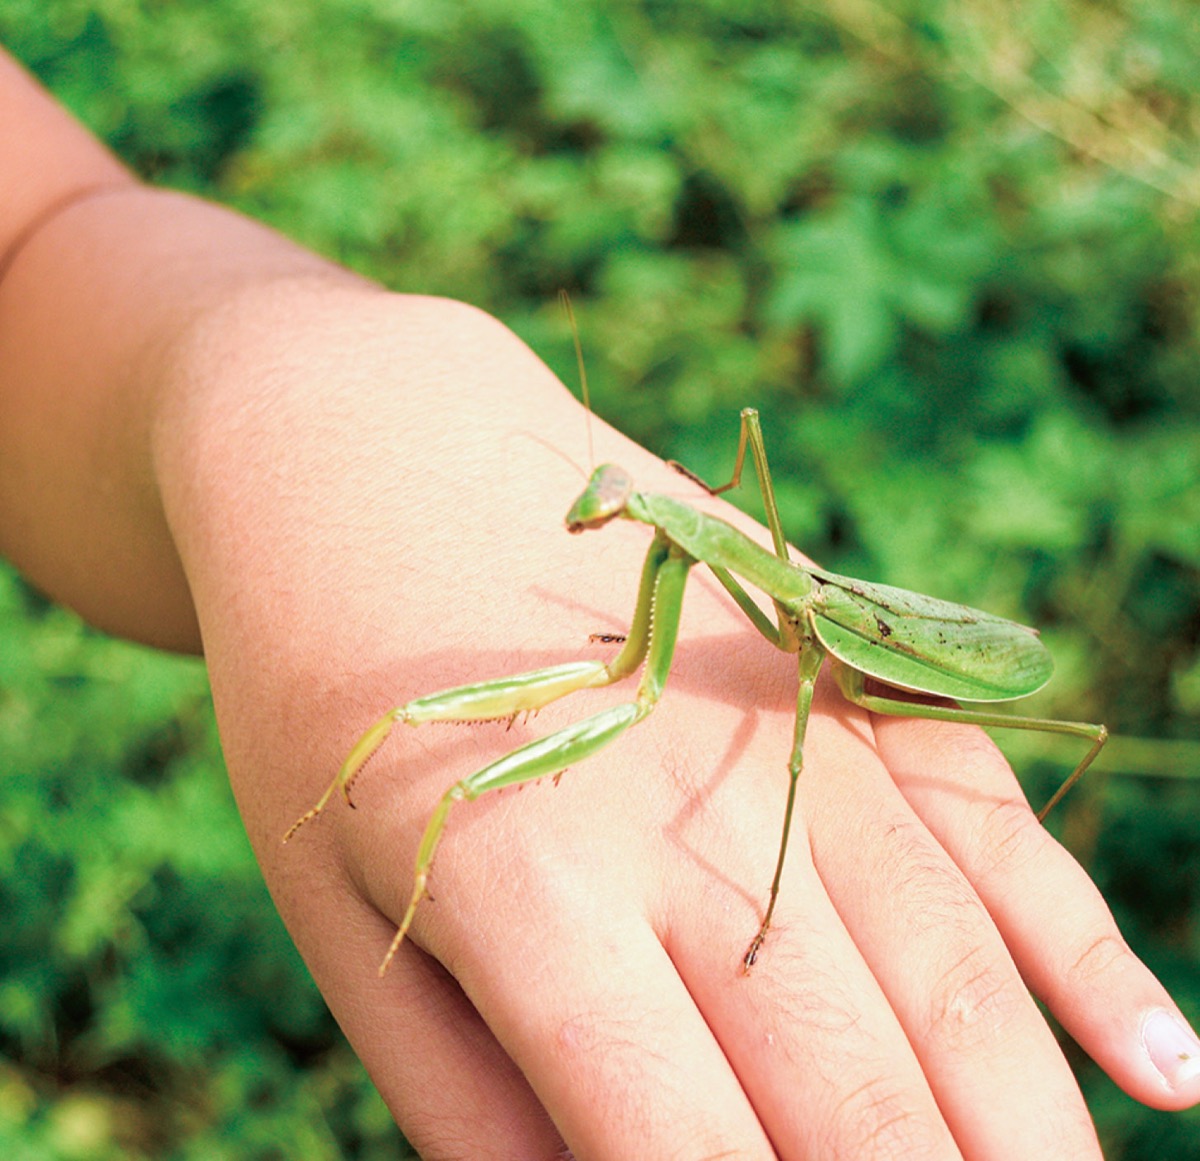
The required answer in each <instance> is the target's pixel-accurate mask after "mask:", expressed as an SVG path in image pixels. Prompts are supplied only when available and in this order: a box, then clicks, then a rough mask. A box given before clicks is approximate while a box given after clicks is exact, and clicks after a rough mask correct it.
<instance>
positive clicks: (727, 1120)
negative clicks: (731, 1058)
mask: <svg viewBox="0 0 1200 1161" xmlns="http://www.w3.org/2000/svg"><path fill="white" fill-rule="evenodd" d="M523 881H525V882H526V883H527V887H526V890H527V891H528V894H529V896H530V898H531V899H533V900H534V901H535V906H534V908H533V910H532V911H531V912H530V913H529V914H528V915H527V916H522V915H521V914H520V911H519V909H516V908H510V909H509V910H508V911H507V919H506V922H505V925H504V927H503V928H502V929H495V928H494V929H491V930H489V931H488V934H487V937H486V938H479V930H480V929H479V927H478V926H475V929H474V930H475V934H474V937H472V936H471V935H470V932H469V931H467V932H465V933H464V934H463V935H462V936H459V935H458V934H457V932H451V931H449V928H450V926H451V925H450V924H447V925H446V927H445V928H442V929H441V930H438V925H436V924H434V925H431V924H430V923H429V920H428V918H427V919H426V932H425V937H426V938H429V939H430V941H431V943H432V944H434V945H435V946H438V947H439V953H440V954H441V955H443V956H444V957H445V959H446V962H447V964H448V965H449V966H450V967H451V968H452V970H453V972H454V974H455V976H456V977H457V978H458V979H459V980H460V982H461V983H462V985H463V988H464V991H465V992H466V993H467V995H469V997H470V999H471V1001H472V1003H473V1004H474V1005H475V1007H476V1008H477V1009H478V1010H479V1011H480V1012H481V1013H482V1015H483V1017H484V1018H485V1019H486V1021H487V1023H488V1025H489V1026H490V1027H491V1028H492V1029H493V1031H494V1032H495V1034H496V1036H497V1038H498V1040H499V1041H500V1043H501V1044H503V1045H504V1047H505V1049H506V1051H508V1052H509V1053H510V1054H511V1056H512V1058H513V1059H514V1060H515V1061H516V1062H517V1064H518V1066H519V1067H520V1068H521V1070H522V1071H523V1072H524V1074H525V1076H526V1077H527V1078H528V1080H529V1083H530V1084H531V1085H532V1087H533V1089H534V1091H535V1092H536V1093H537V1095H538V1098H539V1099H540V1101H541V1102H542V1104H543V1106H544V1107H545V1108H546V1109H547V1110H548V1111H549V1113H550V1115H551V1116H552V1118H553V1119H554V1121H555V1123H556V1124H557V1126H558V1128H559V1130H560V1131H561V1133H562V1135H563V1137H564V1139H565V1140H566V1141H567V1143H568V1144H569V1145H570V1147H571V1149H572V1150H573V1152H574V1155H575V1156H576V1157H579V1158H581V1159H582V1158H587V1159H588V1161H606V1159H612V1161H627V1159H628V1158H630V1157H655V1156H695V1157H710V1156H712V1157H716V1156H721V1157H724V1156H729V1157H734V1156H736V1157H739V1158H747V1159H753V1158H762V1159H764V1161H766V1159H767V1158H771V1157H773V1156H774V1154H773V1153H772V1150H771V1147H770V1144H769V1143H768V1141H767V1139H766V1136H765V1134H764V1132H763V1129H762V1127H761V1126H760V1124H759V1121H758V1118H757V1116H756V1115H755V1112H754V1109H753V1108H752V1107H751V1105H750V1102H749V1101H748V1100H747V1098H746V1095H745V1093H744V1092H743V1090H742V1087H741V1085H740V1083H739V1081H738V1078H737V1076H736V1075H735V1073H734V1071H733V1069H732V1068H731V1067H730V1064H729V1062H728V1060H726V1058H725V1055H724V1053H723V1052H722V1051H721V1048H720V1046H719V1045H718V1044H717V1042H716V1040H715V1039H714V1037H713V1035H712V1032H711V1030H710V1029H709V1027H708V1025H707V1023H706V1022H705V1019H704V1017H703V1016H702V1015H701V1013H700V1011H698V1009H697V1007H696V1004H695V1002H694V1001H693V999H692V997H691V996H690V995H689V994H688V992H687V990H686V988H685V987H684V986H683V983H682V981H681V980H680V978H679V974H678V972H677V971H676V969H675V967H674V965H673V964H672V963H671V961H670V959H669V958H668V957H667V955H666V954H665V952H664V951H663V948H662V945H661V943H660V942H659V940H658V938H657V937H656V936H655V934H654V932H653V931H652V930H651V928H650V926H649V924H648V922H647V921H646V918H645V915H644V913H641V912H639V911H637V910H636V909H635V908H634V907H632V906H629V905H628V902H627V905H626V906H624V907H623V906H622V905H621V904H620V902H619V901H613V903H612V905H611V906H608V905H607V901H606V900H604V899H603V898H602V893H598V892H597V891H596V890H595V889H594V880H592V879H591V878H590V877H588V878H587V879H586V881H584V880H583V879H581V880H580V882H579V884H578V891H576V892H572V891H571V889H570V888H569V887H568V886H567V885H566V877H564V876H563V875H562V874H561V873H560V874H558V875H556V876H555V882H554V884H553V885H551V884H550V883H549V882H546V883H544V884H543V883H537V882H536V879H535V878H534V877H532V876H531V877H530V878H529V879H527V880H523ZM523 893H524V892H523ZM547 893H550V894H552V895H553V899H552V901H548V900H547ZM534 912H536V914H534ZM455 926H457V924H455ZM470 926H471V924H468V927H470Z"/></svg>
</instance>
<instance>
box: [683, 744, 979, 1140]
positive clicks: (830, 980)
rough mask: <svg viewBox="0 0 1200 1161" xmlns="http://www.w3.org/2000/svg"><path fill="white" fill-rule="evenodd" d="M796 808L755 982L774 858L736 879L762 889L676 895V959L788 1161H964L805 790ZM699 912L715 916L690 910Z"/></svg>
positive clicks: (765, 856)
mask: <svg viewBox="0 0 1200 1161" xmlns="http://www.w3.org/2000/svg"><path fill="white" fill-rule="evenodd" d="M780 766H781V767H782V763H781V764H780ZM821 767H822V768H823V769H825V770H829V769H831V767H830V766H828V765H827V764H824V763H821ZM780 772H781V773H782V772H783V771H782V769H781V770H780ZM758 773H759V774H760V775H761V774H762V773H763V772H762V771H759V772H758ZM785 782H786V777H785V778H784V779H781V780H780V795H779V799H778V803H777V806H778V811H779V815H780V816H781V815H782V810H783V798H784V792H785V790H786V786H785ZM800 797H801V802H800V806H799V811H800V814H799V815H798V817H797V819H796V822H795V827H796V831H797V833H795V834H794V835H793V837H792V841H791V844H790V850H789V856H788V863H787V864H786V867H785V876H784V880H783V884H782V887H781V891H780V896H779V902H778V905H777V908H776V912H775V918H774V921H773V924H772V927H771V930H770V932H769V934H768V936H767V940H766V942H765V943H764V944H763V946H762V949H761V952H760V956H759V959H758V962H757V963H756V965H755V967H754V968H753V970H752V972H751V973H750V974H749V975H748V976H747V975H744V974H743V973H742V970H741V957H742V956H743V954H744V953H745V949H746V946H747V944H748V942H749V940H750V938H751V936H753V934H754V932H755V929H756V928H757V925H758V923H759V922H760V920H761V917H762V906H763V904H764V903H765V898H764V897H763V896H765V893H766V888H767V884H768V882H769V879H770V874H771V867H772V863H773V861H774V855H775V851H774V849H773V848H766V847H764V848H762V849H761V850H759V852H758V853H759V854H760V855H761V856H762V857H761V858H760V859H759V860H757V861H756V862H751V863H748V864H746V865H745V866H744V867H743V869H742V871H741V872H740V873H739V874H738V875H737V876H736V878H737V880H738V881H743V882H746V883H749V884H753V885H754V889H753V890H751V891H737V890H734V889H732V888H730V890H729V891H728V892H727V897H726V898H721V897H720V895H718V894H717V893H716V892H714V891H712V890H710V891H709V892H707V893H706V894H704V895H702V896H697V895H696V894H694V893H693V894H690V895H687V896H678V898H679V900H680V901H679V904H678V905H677V907H676V908H675V913H674V914H673V916H672V918H671V921H670V923H669V924H668V925H667V926H668V936H667V947H668V950H669V951H670V954H671V956H672V958H673V960H674V962H675V963H676V966H677V967H678V969H679V971H680V973H681V975H682V976H683V978H684V981H685V982H686V984H687V986H688V989H689V991H690V992H691V994H692V995H693V996H694V997H695V999H696V1002H697V1005H698V1006H699V1007H700V1008H701V1009H702V1010H703V1011H704V1013H705V1015H706V1017H707V1019H708V1022H709V1024H710V1026H711V1027H712V1029H713V1031H714V1033H715V1034H716V1035H717V1037H718V1039H719V1040H720V1042H721V1044H722V1047H723V1048H724V1051H725V1053H726V1055H727V1057H728V1058H729V1060H730V1062H731V1063H732V1064H733V1066H734V1068H735V1069H736V1071H737V1074H738V1076H739V1078H740V1079H741V1083H742V1084H743V1086H744V1087H745V1089H746V1091H747V1092H748V1093H749V1094H750V1095H751V1097H752V1099H753V1101H754V1104H755V1107H756V1109H757V1110H758V1114H759V1117H760V1118H761V1120H762V1122H763V1124H764V1126H765V1127H766V1129H767V1131H768V1133H769V1135H770V1137H771V1139H772V1141H773V1142H774V1144H775V1148H776V1150H777V1152H778V1155H779V1156H780V1157H781V1158H783V1159H784V1161H792V1159H801V1158H812V1157H821V1158H859V1157H865V1156H871V1157H880V1158H905V1161H910V1159H934V1158H938V1159H956V1158H959V1157H960V1153H959V1151H958V1149H957V1147H956V1145H955V1142H954V1140H953V1138H952V1137H951V1134H950V1132H949V1130H948V1129H947V1127H946V1124H945V1121H944V1120H943V1118H942V1115H941V1113H940V1111H939V1110H938V1108H937V1105H936V1103H935V1101H934V1099H933V1095H932V1093H931V1092H930V1089H929V1086H928V1084H927V1082H926V1080H925V1078H924V1076H923V1075H922V1072H921V1069H920V1066H919V1064H918V1061H917V1059H916V1057H915V1055H914V1053H913V1051H912V1048H911V1046H910V1045H909V1043H908V1041H907V1039H906V1037H905V1035H904V1032H903V1030H902V1029H901V1027H900V1025H899V1023H898V1021H897V1020H896V1017H895V1015H894V1013H893V1012H892V1010H891V1007H890V1005H889V1003H888V1001H887V999H886V997H885V996H884V995H883V993H882V992H881V990H880V988H879V986H878V984H877V982H876V980H875V978H874V976H873V975H872V973H871V971H870V969H869V968H868V966H867V965H866V963H865V962H864V960H863V958H862V955H861V953H860V952H859V950H858V948H857V947H856V946H855V944H854V942H853V940H852V939H851V938H850V936H849V935H848V933H847V932H846V929H845V927H844V926H843V924H842V921H841V919H840V917H839V916H838V915H837V913H836V912H835V910H834V909H833V907H832V905H831V904H830V901H829V898H828V895H827V893H826V888H825V886H824V884H823V883H822V882H821V880H820V878H819V877H818V875H817V874H816V871H815V869H814V867H813V864H812V862H811V859H810V857H809V852H808V849H807V845H806V842H805V837H806V836H805V835H804V834H803V829H804V823H803V818H802V812H803V810H804V801H803V800H804V788H803V787H802V788H801V790H800ZM736 810H737V808H736V807H731V815H730V817H731V818H732V819H733V820H734V821H735V826H736V825H737V824H736ZM773 821H775V822H776V824H777V823H778V819H775V820H773ZM771 830H772V832H774V833H776V834H777V833H778V832H777V825H776V827H772V828H771ZM693 901H695V902H699V903H701V904H705V905H706V906H704V907H703V909H702V910H699V911H694V910H689V909H686V908H688V907H689V905H690V904H692V902H693Z"/></svg>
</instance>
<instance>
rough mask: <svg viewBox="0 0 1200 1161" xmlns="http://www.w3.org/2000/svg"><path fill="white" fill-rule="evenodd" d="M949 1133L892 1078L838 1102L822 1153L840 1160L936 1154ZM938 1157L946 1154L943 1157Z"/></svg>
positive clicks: (865, 1086) (879, 1079) (864, 1086)
mask: <svg viewBox="0 0 1200 1161" xmlns="http://www.w3.org/2000/svg"><path fill="white" fill-rule="evenodd" d="M943 1139H944V1132H943V1131H941V1130H939V1127H938V1126H937V1125H934V1124H932V1123H931V1121H930V1118H929V1116H928V1115H925V1114H922V1113H921V1112H920V1111H919V1110H918V1109H917V1107H916V1106H915V1104H914V1102H913V1100H912V1099H911V1096H910V1095H909V1094H907V1093H906V1092H904V1091H903V1090H902V1089H900V1088H899V1087H898V1086H897V1084H896V1082H895V1081H894V1080H892V1079H891V1078H888V1077H877V1078H874V1079H872V1080H869V1081H867V1082H866V1083H864V1084H861V1085H859V1086H858V1087H857V1088H856V1089H854V1090H852V1091H851V1092H849V1093H848V1094H846V1095H845V1096H844V1097H843V1098H842V1100H841V1101H840V1102H839V1103H838V1105H837V1108H836V1110H835V1114H834V1117H833V1118H832V1121H831V1124H830V1126H829V1128H828V1130H827V1132H826V1134H825V1141H824V1148H822V1149H821V1150H820V1151H819V1153H818V1155H819V1156H821V1157H835V1158H842V1157H844V1158H862V1157H904V1158H910V1159H917V1158H921V1157H926V1156H932V1155H934V1154H935V1153H936V1151H937V1147H938V1145H939V1143H940V1142H941V1141H942V1140H943ZM937 1155H939V1156H940V1155H941V1154H940V1153H937Z"/></svg>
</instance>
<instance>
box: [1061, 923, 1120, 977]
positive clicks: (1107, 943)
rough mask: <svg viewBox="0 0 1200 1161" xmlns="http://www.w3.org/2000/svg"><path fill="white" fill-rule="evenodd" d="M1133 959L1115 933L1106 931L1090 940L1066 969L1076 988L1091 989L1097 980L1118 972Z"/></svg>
mask: <svg viewBox="0 0 1200 1161" xmlns="http://www.w3.org/2000/svg"><path fill="white" fill-rule="evenodd" d="M1132 957H1133V953H1132V952H1131V951H1130V950H1129V947H1128V946H1127V945H1126V943H1125V941H1124V940H1123V939H1122V938H1121V937H1120V936H1119V935H1117V934H1116V933H1115V932H1111V931H1106V932H1103V933H1101V934H1100V935H1098V936H1096V937H1095V938H1094V939H1092V940H1091V941H1090V942H1089V943H1088V944H1087V945H1086V946H1085V947H1084V949H1083V950H1082V951H1081V952H1080V953H1079V955H1078V956H1076V958H1075V960H1074V962H1072V963H1071V964H1070V966H1069V967H1068V968H1067V973H1068V976H1069V979H1070V982H1071V983H1072V984H1073V985H1075V986H1076V987H1084V986H1087V987H1091V986H1093V985H1094V984H1095V983H1096V982H1097V981H1098V980H1103V979H1104V978H1105V977H1108V976H1111V975H1113V974H1114V973H1115V972H1120V971H1122V970H1123V969H1124V968H1126V967H1127V966H1128V965H1129V964H1130V962H1131V960H1132Z"/></svg>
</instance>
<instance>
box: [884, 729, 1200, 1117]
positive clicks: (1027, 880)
mask: <svg viewBox="0 0 1200 1161" xmlns="http://www.w3.org/2000/svg"><path fill="white" fill-rule="evenodd" d="M896 724H899V723H896ZM923 725H929V726H931V727H933V726H934V725H935V724H934V723H923ZM964 736H966V737H971V736H972V732H971V731H963V730H961V728H959V729H956V728H955V727H950V728H947V729H942V728H930V729H924V728H922V729H921V730H919V731H901V730H896V729H892V728H889V727H887V726H885V725H884V724H883V723H881V724H880V741H881V746H882V747H883V749H884V752H885V753H886V754H887V756H888V760H889V763H890V764H892V769H893V773H894V775H895V776H896V780H897V783H898V784H899V785H900V786H901V789H902V790H903V791H904V793H905V794H906V795H907V796H908V797H909V800H910V801H911V802H912V803H913V805H914V807H915V808H916V810H917V811H918V813H920V815H921V816H922V818H923V819H925V821H926V822H927V824H928V825H929V826H930V828H931V829H932V831H933V832H934V834H936V835H937V837H938V840H939V842H940V843H941V844H942V845H943V847H945V849H946V850H947V852H948V853H949V854H950V856H951V857H952V858H953V859H954V860H955V862H956V863H957V864H958V865H959V866H960V867H961V868H962V869H963V871H964V873H965V874H966V875H967V877H968V878H969V879H970V880H971V882H972V884H973V886H974V888H975V890H976V891H978V892H979V895H980V897H981V898H982V900H983V902H984V903H985V905H986V906H987V908H988V911H989V912H990V913H991V915H992V917H993V919H994V920H995V922H996V924H997V926H998V928H999V930H1000V933H1001V934H1002V936H1003V937H1004V940H1005V942H1006V943H1007V945H1008V947H1009V948H1010V950H1011V951H1012V954H1013V957H1014V959H1015V960H1016V962H1017V965H1018V967H1019V968H1020V970H1021V973H1022V975H1023V976H1024V977H1025V979H1026V981H1027V982H1028V983H1029V986H1030V987H1031V988H1032V989H1033V991H1034V992H1035V993H1036V994H1037V995H1038V996H1040V997H1041V998H1042V1000H1044V1001H1045V1003H1046V1004H1047V1005H1048V1006H1049V1008H1050V1009H1051V1011H1052V1012H1053V1013H1054V1014H1055V1016H1056V1017H1057V1018H1058V1020H1059V1021H1060V1022H1061V1023H1062V1025H1063V1027H1064V1028H1065V1029H1066V1030H1067V1031H1068V1032H1069V1033H1070V1034H1071V1036H1072V1037H1074V1039H1075V1040H1076V1041H1077V1042H1078V1043H1079V1045H1080V1046H1081V1047H1082V1048H1083V1049H1084V1050H1085V1051H1086V1052H1087V1053H1088V1054H1089V1055H1090V1056H1091V1057H1092V1059H1093V1060H1095V1061H1096V1062H1097V1063H1098V1064H1099V1065H1100V1067H1101V1068H1103V1069H1104V1070H1105V1072H1107V1073H1108V1074H1109V1076H1111V1077H1112V1078H1113V1080H1115V1081H1116V1082H1117V1084H1119V1085H1120V1086H1121V1087H1122V1088H1123V1089H1124V1090H1125V1091H1126V1092H1128V1093H1129V1094H1130V1095H1131V1096H1133V1097H1135V1098H1136V1099H1138V1100H1140V1101H1142V1102H1143V1103H1145V1104H1148V1105H1151V1106H1153V1107H1155V1108H1160V1109H1182V1108H1187V1107H1190V1106H1191V1105H1193V1104H1195V1103H1197V1102H1198V1101H1200V1042H1198V1041H1197V1039H1196V1035H1195V1033H1194V1032H1193V1031H1192V1029H1191V1028H1190V1027H1189V1026H1188V1024H1187V1022H1186V1021H1185V1020H1184V1018H1183V1017H1182V1015H1181V1014H1180V1013H1179V1011H1178V1009H1177V1008H1176V1006H1175V1004H1174V1003H1173V1002H1172V1000H1171V998H1170V996H1169V995H1168V994H1167V992H1166V989H1164V988H1163V986H1162V985H1161V984H1160V983H1159V982H1158V980H1157V979H1156V978H1155V977H1154V975H1153V973H1151V972H1150V970H1149V969H1148V968H1147V967H1146V966H1145V965H1144V964H1143V963H1142V962H1141V961H1140V960H1139V959H1138V958H1137V957H1136V956H1135V955H1134V954H1133V952H1132V951H1131V950H1130V949H1129V947H1128V945H1127V944H1126V943H1125V940H1124V939H1123V938H1122V936H1121V934H1120V931H1119V930H1118V928H1117V925H1116V922H1115V920H1114V919H1113V917H1112V913H1111V912H1110V911H1109V909H1108V907H1107V905H1106V904H1105V902H1104V900H1103V898H1102V896H1101V895H1100V892H1099V891H1098V890H1097V888H1096V886H1095V884H1094V883H1093V882H1092V881H1091V879H1090V878H1089V877H1088V875H1087V873H1086V872H1085V871H1084V870H1083V869H1082V868H1081V867H1080V866H1079V864H1078V863H1077V862H1076V861H1075V860H1074V859H1073V858H1072V857H1071V856H1070V855H1069V854H1068V853H1067V852H1066V851H1065V850H1064V849H1063V848H1062V847H1061V846H1060V845H1059V844H1058V843H1057V842H1056V841H1055V840H1054V839H1053V838H1052V837H1051V836H1050V834H1049V833H1048V832H1047V831H1046V830H1045V829H1044V828H1043V827H1042V826H1041V824H1040V823H1038V822H1037V820H1036V819H1035V818H1034V816H1033V814H1032V813H1031V811H1030V810H1029V807H1028V806H1027V805H1026V803H1025V800H1024V797H1023V796H1022V795H1021V792H1020V789H1019V787H1018V786H1017V785H1016V782H1015V780H1014V779H1013V776H1012V774H1011V771H1010V770H1009V769H1008V766H1007V764H1006V763H1005V762H1004V761H1003V759H1002V758H1001V757H1000V755H999V754H998V752H997V751H996V750H995V748H994V747H993V746H992V745H991V744H990V743H989V742H987V741H986V739H983V738H982V736H981V735H978V734H974V735H973V737H974V740H973V741H972V742H971V743H970V744H968V745H967V746H966V747H965V748H964V745H963V738H964ZM952 753H953V754H954V755H955V756H956V758H955V761H956V762H957V765H958V767H959V769H960V770H961V771H962V777H963V779H964V781H966V782H969V784H970V785H971V786H972V788H973V789H974V790H975V791H976V793H973V794H971V795H966V796H963V795H955V794H945V793H941V792H939V791H938V789H937V788H936V786H935V784H934V783H933V782H932V781H930V780H928V779H924V778H922V777H921V776H920V773H921V771H922V770H928V769H930V768H942V769H947V768H950V767H949V766H948V765H947V763H948V762H949V761H950V755H951V754H952ZM964 757H965V758H966V759H967V761H966V763H965V764H964V762H963V759H964ZM1047 916H1053V917H1054V921H1053V922H1052V923H1047V922H1046V917H1047Z"/></svg>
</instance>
